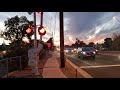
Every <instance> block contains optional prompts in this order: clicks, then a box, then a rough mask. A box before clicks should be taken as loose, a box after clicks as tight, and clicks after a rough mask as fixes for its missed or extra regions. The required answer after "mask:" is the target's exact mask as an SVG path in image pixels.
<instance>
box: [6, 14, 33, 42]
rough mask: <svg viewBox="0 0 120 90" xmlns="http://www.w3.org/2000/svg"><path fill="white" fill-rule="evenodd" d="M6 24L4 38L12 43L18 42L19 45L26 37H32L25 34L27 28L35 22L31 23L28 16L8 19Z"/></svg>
mask: <svg viewBox="0 0 120 90" xmlns="http://www.w3.org/2000/svg"><path fill="white" fill-rule="evenodd" d="M4 23H5V28H6V29H5V32H4V37H5V38H7V39H8V40H10V41H11V42H13V41H16V42H17V43H19V42H20V41H22V38H23V37H24V36H26V37H27V38H28V39H30V36H28V35H26V33H25V31H26V30H25V26H27V25H33V21H29V20H28V19H27V17H26V16H21V17H18V16H15V17H12V18H7V20H6V21H5V22H4Z"/></svg>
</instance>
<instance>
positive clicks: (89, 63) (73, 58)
mask: <svg viewBox="0 0 120 90" xmlns="http://www.w3.org/2000/svg"><path fill="white" fill-rule="evenodd" d="M68 56H69V57H71V58H73V59H76V60H79V61H81V62H83V63H85V64H87V65H90V66H93V65H92V64H90V63H88V62H86V61H83V60H80V59H78V58H74V57H72V56H70V55H68Z"/></svg>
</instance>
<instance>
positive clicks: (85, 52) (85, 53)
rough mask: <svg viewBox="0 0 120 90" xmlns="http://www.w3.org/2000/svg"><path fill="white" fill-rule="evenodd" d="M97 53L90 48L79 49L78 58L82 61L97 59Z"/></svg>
mask: <svg viewBox="0 0 120 90" xmlns="http://www.w3.org/2000/svg"><path fill="white" fill-rule="evenodd" d="M95 56H96V53H95V51H94V50H92V49H90V48H89V47H81V48H78V57H80V58H81V59H84V58H88V57H92V58H93V59H95Z"/></svg>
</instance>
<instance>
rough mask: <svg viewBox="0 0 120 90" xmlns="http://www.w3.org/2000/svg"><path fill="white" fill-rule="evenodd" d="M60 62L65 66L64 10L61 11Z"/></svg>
mask: <svg viewBox="0 0 120 90" xmlns="http://www.w3.org/2000/svg"><path fill="white" fill-rule="evenodd" d="M59 15H60V62H61V66H60V67H61V68H62V67H65V60H64V59H65V58H64V20H63V12H60V14H59Z"/></svg>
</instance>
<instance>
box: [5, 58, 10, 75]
mask: <svg viewBox="0 0 120 90" xmlns="http://www.w3.org/2000/svg"><path fill="white" fill-rule="evenodd" d="M6 60H7V61H6V65H7V77H8V76H9V75H8V74H9V68H8V59H6ZM10 60H11V59H10Z"/></svg>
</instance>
